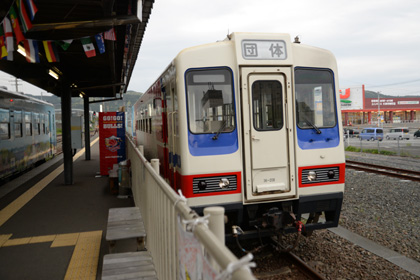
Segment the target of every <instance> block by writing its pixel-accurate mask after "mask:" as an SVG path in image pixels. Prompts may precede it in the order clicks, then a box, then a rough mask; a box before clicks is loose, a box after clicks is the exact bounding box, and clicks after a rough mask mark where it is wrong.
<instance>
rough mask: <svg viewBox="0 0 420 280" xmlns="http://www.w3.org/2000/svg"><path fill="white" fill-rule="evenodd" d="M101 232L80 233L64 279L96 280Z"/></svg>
mask: <svg viewBox="0 0 420 280" xmlns="http://www.w3.org/2000/svg"><path fill="white" fill-rule="evenodd" d="M101 239H102V231H101V230H100V231H93V232H81V233H80V235H79V239H78V240H77V243H76V246H75V248H74V251H73V255H72V257H71V260H70V264H69V266H68V268H67V272H66V276H65V278H64V279H67V280H70V279H96V271H97V269H98V260H99V250H100V248H101Z"/></svg>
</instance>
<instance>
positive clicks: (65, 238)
mask: <svg viewBox="0 0 420 280" xmlns="http://www.w3.org/2000/svg"><path fill="white" fill-rule="evenodd" d="M78 238H79V233H66V234H58V235H57V236H56V238H55V239H54V241H53V243H52V244H51V248H53V247H64V246H74V245H76V243H77V239H78Z"/></svg>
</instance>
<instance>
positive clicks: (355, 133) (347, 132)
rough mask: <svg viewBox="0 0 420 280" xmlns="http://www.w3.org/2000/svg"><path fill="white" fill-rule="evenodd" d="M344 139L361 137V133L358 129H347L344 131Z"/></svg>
mask: <svg viewBox="0 0 420 280" xmlns="http://www.w3.org/2000/svg"><path fill="white" fill-rule="evenodd" d="M344 137H345V138H347V137H350V138H353V137H359V131H358V130H357V129H351V128H345V129H344Z"/></svg>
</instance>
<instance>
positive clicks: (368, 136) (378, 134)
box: [359, 127, 384, 141]
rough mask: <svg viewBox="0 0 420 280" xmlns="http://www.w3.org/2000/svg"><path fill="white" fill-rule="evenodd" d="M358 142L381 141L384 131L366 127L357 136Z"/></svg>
mask: <svg viewBox="0 0 420 280" xmlns="http://www.w3.org/2000/svg"><path fill="white" fill-rule="evenodd" d="M359 138H360V140H367V141H369V140H371V141H374V140H379V141H382V140H383V139H384V130H383V129H382V128H377V127H367V128H364V129H363V130H362V132H360V134H359Z"/></svg>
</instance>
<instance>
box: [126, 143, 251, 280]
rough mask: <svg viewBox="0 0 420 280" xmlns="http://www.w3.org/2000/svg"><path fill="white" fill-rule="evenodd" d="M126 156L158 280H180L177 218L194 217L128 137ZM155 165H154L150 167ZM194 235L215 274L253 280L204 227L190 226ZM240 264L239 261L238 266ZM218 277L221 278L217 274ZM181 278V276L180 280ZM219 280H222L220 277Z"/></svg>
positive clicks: (186, 218) (156, 165) (230, 253)
mask: <svg viewBox="0 0 420 280" xmlns="http://www.w3.org/2000/svg"><path fill="white" fill-rule="evenodd" d="M127 139H128V141H127V154H128V158H129V159H130V161H131V170H132V184H131V185H132V191H133V197H134V202H135V204H136V206H138V207H139V208H140V211H141V213H142V216H143V221H144V224H145V227H146V234H147V238H146V247H147V250H149V251H150V254H151V255H152V257H153V261H154V264H155V268H156V272H157V276H158V278H159V279H164V280H167V279H168V280H169V279H179V278H181V277H178V276H179V275H180V271H179V265H178V264H179V261H180V260H179V258H178V257H179V256H178V248H177V242H178V241H177V235H178V222H177V219H178V215H179V216H180V218H181V219H183V220H193V219H196V218H197V215H196V214H195V212H193V211H192V210H191V208H190V207H188V206H187V205H186V203H185V201H184V200H183V199H182V197H180V196H179V195H178V194H177V193H176V192H175V191H174V190H173V189H172V188H171V187H170V186H169V185H168V184H167V183H166V182H165V180H164V179H163V178H162V177H161V176H160V175H159V174H158V172H157V171H156V169H157V170H158V166H159V163H158V162H154V160H152V162H148V161H147V159H146V158H145V157H144V156H143V155H142V154H141V152H140V151H139V149H138V148H137V147H136V146H135V144H134V143H133V141H132V139H130V137H127ZM153 165H154V166H153ZM193 234H194V236H195V237H196V238H197V239H198V241H199V242H200V243H201V245H202V248H203V249H204V251H205V254H206V255H207V254H209V255H210V256H211V259H212V264H213V265H217V267H216V269H217V270H218V271H222V272H225V273H226V271H232V270H234V271H233V273H232V274H231V277H232V278H231V279H233V280H235V279H237V280H239V279H243V280H247V279H255V278H254V276H253V275H252V273H251V271H250V270H249V269H248V267H247V266H246V265H245V266H240V268H239V269H236V270H235V269H232V267H234V265H233V264H238V259H237V258H236V256H235V255H233V253H232V252H231V251H230V250H229V249H228V248H227V247H226V246H225V245H224V244H223V242H221V241H220V240H219V239H218V238H217V237H216V236H215V234H214V233H213V232H212V231H210V230H209V228H208V227H207V225H205V224H198V225H197V226H195V227H193ZM240 263H241V262H239V264H240ZM219 276H220V275H219ZM182 278H183V277H182ZM220 279H223V277H222V278H220Z"/></svg>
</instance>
